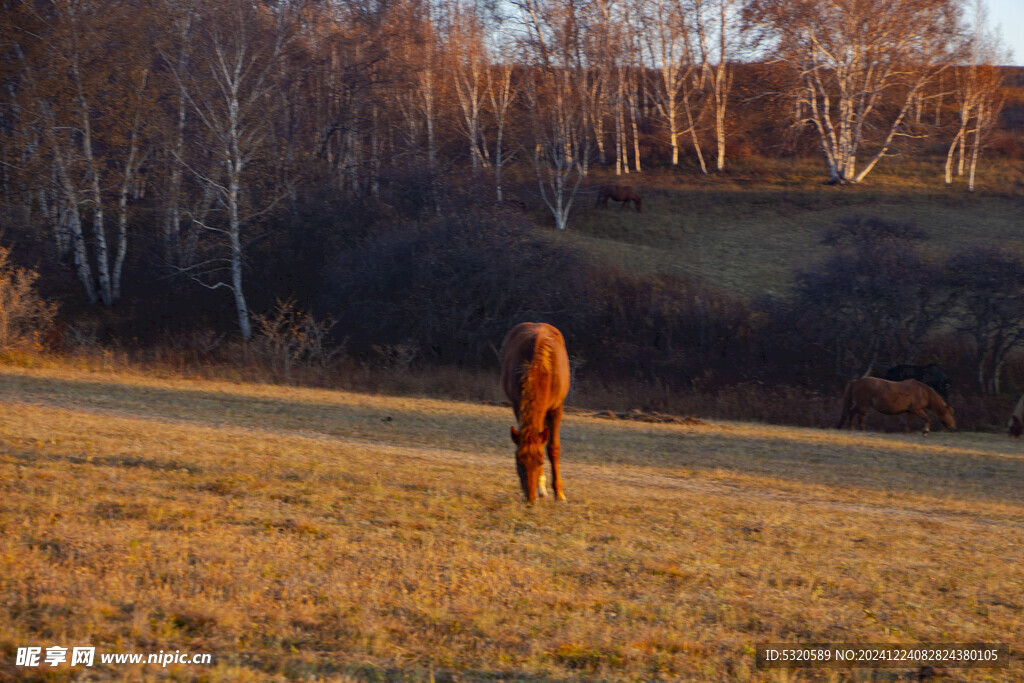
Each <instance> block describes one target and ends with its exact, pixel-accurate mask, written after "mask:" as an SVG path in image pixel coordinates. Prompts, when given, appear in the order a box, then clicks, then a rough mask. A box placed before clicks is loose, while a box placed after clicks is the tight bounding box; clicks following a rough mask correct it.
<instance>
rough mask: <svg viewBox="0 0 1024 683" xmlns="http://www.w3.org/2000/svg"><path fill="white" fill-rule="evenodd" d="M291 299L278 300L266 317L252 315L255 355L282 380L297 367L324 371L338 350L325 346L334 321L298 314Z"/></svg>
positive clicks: (308, 314)
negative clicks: (255, 332) (267, 364)
mask: <svg viewBox="0 0 1024 683" xmlns="http://www.w3.org/2000/svg"><path fill="white" fill-rule="evenodd" d="M296 306H297V304H296V303H295V300H294V299H288V300H287V301H281V300H280V299H278V301H277V305H276V306H274V308H273V310H271V311H270V312H269V313H267V314H266V315H254V316H253V319H254V320H255V322H256V329H257V335H256V339H255V340H254V342H255V349H256V352H257V354H258V355H259V356H260V357H261V358H262V359H263V360H265V361H266V362H268V363H269V364H270V366H271V367H272V369H273V370H274V371H275V372H276V373H279V374H280V375H282V376H283V377H284V378H285V379H286V380H290V379H291V377H292V370H293V368H294V367H295V366H296V365H298V366H303V367H317V368H325V367H326V366H327V365H328V364H329V363H330V361H331V359H332V358H333V357H334V356H335V355H336V353H337V351H338V349H337V348H335V347H332V346H330V345H329V344H328V340H329V335H330V332H331V328H333V327H334V324H335V323H334V321H333V320H332V319H330V318H327V319H324V320H317V319H316V318H314V317H313V315H312V314H311V313H308V312H303V311H299V310H297V308H296Z"/></svg>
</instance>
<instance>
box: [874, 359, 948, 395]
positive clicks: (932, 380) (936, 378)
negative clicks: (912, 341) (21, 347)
mask: <svg viewBox="0 0 1024 683" xmlns="http://www.w3.org/2000/svg"><path fill="white" fill-rule="evenodd" d="M885 378H886V379H887V380H889V381H890V382H902V381H903V380H905V379H916V380H917V381H918V382H924V383H925V384H927V385H928V386H930V387H931V388H932V389H934V390H935V391H937V392H939V396H941V397H942V398H943V399H945V400H947V401H948V400H949V386H950V384H951V383H950V381H949V376H948V375H946V373H945V372H943V371H942V368H940V367H939V366H938V365H936V364H935V363H929V364H928V365H894V366H893V367H891V368H889V369H888V370H886V371H885Z"/></svg>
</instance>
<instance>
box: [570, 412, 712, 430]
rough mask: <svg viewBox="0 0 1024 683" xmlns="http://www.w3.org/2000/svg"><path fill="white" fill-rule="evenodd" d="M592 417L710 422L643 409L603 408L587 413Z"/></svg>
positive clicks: (664, 421) (673, 421)
mask: <svg viewBox="0 0 1024 683" xmlns="http://www.w3.org/2000/svg"><path fill="white" fill-rule="evenodd" d="M587 414H588V415H589V416H590V417H600V418H602V419H605V420H632V421H633V422H656V423H659V424H674V425H694V426H696V425H706V424H708V423H707V422H705V421H704V420H701V419H700V418H696V417H692V416H686V417H680V416H678V415H668V414H666V413H659V412H658V411H656V410H655V411H651V412H647V411H643V410H636V409H634V410H629V411H626V412H624V413H616V412H613V411H611V410H601V411H598V412H596V413H587Z"/></svg>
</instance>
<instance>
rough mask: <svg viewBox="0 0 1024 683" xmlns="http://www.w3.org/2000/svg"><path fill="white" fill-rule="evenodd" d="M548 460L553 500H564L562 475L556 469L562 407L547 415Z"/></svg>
mask: <svg viewBox="0 0 1024 683" xmlns="http://www.w3.org/2000/svg"><path fill="white" fill-rule="evenodd" d="M547 421H548V429H549V430H550V431H549V434H550V436H549V437H548V460H550V461H551V483H552V484H553V486H554V489H555V499H557V500H563V501H564V500H565V491H564V490H563V489H562V473H561V472H560V471H559V468H558V459H559V457H560V456H561V454H562V441H561V437H560V436H559V426H560V425H561V424H562V406H558V408H555V409H554V410H552V411H550V412H549V413H548V420H547Z"/></svg>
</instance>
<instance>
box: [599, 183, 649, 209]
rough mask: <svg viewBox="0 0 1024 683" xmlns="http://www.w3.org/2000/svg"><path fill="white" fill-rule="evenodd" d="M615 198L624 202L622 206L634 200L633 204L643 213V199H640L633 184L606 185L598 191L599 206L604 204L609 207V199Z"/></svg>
mask: <svg viewBox="0 0 1024 683" xmlns="http://www.w3.org/2000/svg"><path fill="white" fill-rule="evenodd" d="M609 199H614V200H615V201H617V202H622V208H626V206H627V205H628V204H629V203H630V202H633V206H635V207H636V212H637V213H643V209H642V208H641V207H642V206H643V200H642V199H640V195H638V194H637V193H636V190H634V189H633V187H632V185H604V186H602V187H601V189H600V190H598V192H597V206H603V207H605V208H608V200H609Z"/></svg>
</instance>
